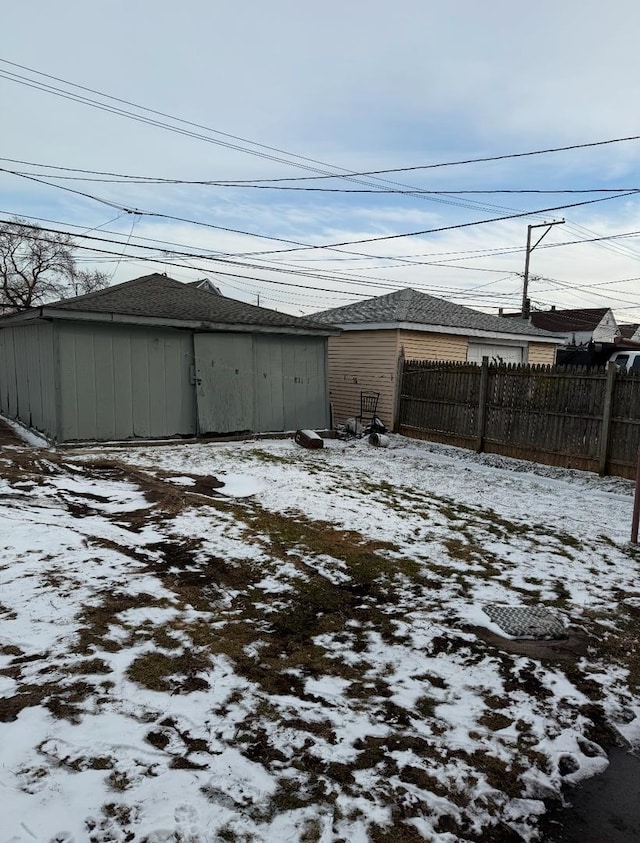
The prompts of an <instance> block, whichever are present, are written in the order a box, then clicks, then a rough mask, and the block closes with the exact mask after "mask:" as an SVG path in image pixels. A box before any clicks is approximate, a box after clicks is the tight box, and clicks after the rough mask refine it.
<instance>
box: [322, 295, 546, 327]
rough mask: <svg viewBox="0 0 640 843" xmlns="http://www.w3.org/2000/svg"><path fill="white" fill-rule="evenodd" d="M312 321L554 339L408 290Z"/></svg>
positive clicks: (521, 323) (325, 313) (327, 312)
mask: <svg viewBox="0 0 640 843" xmlns="http://www.w3.org/2000/svg"><path fill="white" fill-rule="evenodd" d="M311 318H312V319H315V320H316V321H319V322H325V323H328V324H333V325H337V326H339V327H340V326H344V325H362V326H363V329H364V327H365V325H367V324H375V325H380V324H390V325H395V324H398V323H405V324H407V323H409V324H414V325H433V326H436V325H437V326H440V327H445V328H458V329H460V328H461V329H462V330H474V331H487V332H489V333H501V334H520V335H523V334H526V335H527V336H540V337H545V338H547V339H549V338H550V337H551V335H550V334H549V332H547V331H542V330H540V329H539V328H536V327H534V326H533V325H531V324H530V323H529V322H527V321H525V320H524V319H518V320H517V324H516V320H511V319H504V318H502V317H501V316H492V315H491V314H489V313H481V312H480V311H478V310H473V309H472V308H470V307H465V306H464V305H461V304H453V303H452V302H449V301H446V300H445V299H440V298H437V297H436V296H430V295H428V293H420V292H418V291H417V290H412V289H411V288H407V289H404V290H397V291H396V292H394V293H387V294H386V295H384V296H376V297H375V298H372V299H366V300H365V301H359V302H355V303H354V304H347V305H344V306H343V307H334V308H332V309H331V310H323V311H321V312H319V313H313V314H311Z"/></svg>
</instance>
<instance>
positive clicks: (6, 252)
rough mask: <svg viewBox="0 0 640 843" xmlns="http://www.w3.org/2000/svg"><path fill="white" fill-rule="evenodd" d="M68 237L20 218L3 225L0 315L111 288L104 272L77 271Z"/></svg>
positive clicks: (0, 266) (0, 225)
mask: <svg viewBox="0 0 640 843" xmlns="http://www.w3.org/2000/svg"><path fill="white" fill-rule="evenodd" d="M73 248H74V243H73V239H72V238H71V237H70V236H69V235H68V234H64V233H62V234H57V233H55V232H50V231H45V230H44V229H42V228H40V227H39V226H37V225H31V224H30V223H28V222H27V221H26V220H23V219H20V218H18V217H16V218H14V219H13V220H12V221H10V222H3V223H0V313H2V312H5V313H10V312H12V311H17V310H25V309H26V308H28V307H32V306H33V305H37V304H42V303H44V302H46V301H52V300H55V299H60V298H64V297H65V296H69V295H82V294H83V293H89V292H93V291H94V290H98V289H102V288H104V287H106V286H108V283H109V279H108V277H107V276H106V275H105V273H103V272H98V271H91V270H78V269H77V267H76V262H75V260H74V257H73Z"/></svg>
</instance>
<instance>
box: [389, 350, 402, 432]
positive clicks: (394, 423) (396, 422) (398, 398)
mask: <svg viewBox="0 0 640 843" xmlns="http://www.w3.org/2000/svg"><path fill="white" fill-rule="evenodd" d="M404 362H405V361H404V348H402V349H401V350H400V354H399V355H398V365H397V367H396V390H395V401H394V402H393V418H392V419H391V430H393V432H394V433H397V432H398V431H399V430H400V404H401V402H402V377H403V375H404Z"/></svg>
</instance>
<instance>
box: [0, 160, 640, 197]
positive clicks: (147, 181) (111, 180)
mask: <svg viewBox="0 0 640 843" xmlns="http://www.w3.org/2000/svg"><path fill="white" fill-rule="evenodd" d="M0 161H5V162H6V163H8V164H21V165H22V166H26V167H38V168H40V169H44V170H59V171H61V172H63V173H66V174H67V175H59V174H58V173H57V172H33V171H32V170H27V171H19V172H20V175H26V176H37V177H40V178H47V179H56V180H57V181H82V182H91V183H93V182H96V183H99V184H137V185H138V184H139V185H194V186H198V187H224V188H231V189H248V190H251V189H254V190H280V191H301V192H306V193H356V194H362V193H366V194H373V193H380V194H381V195H383V196H387V195H393V194H400V195H416V196H420V195H425V196H449V195H450V196H475V195H477V196H485V195H486V196H488V195H494V194H516V195H521V194H525V195H527V194H539V195H553V194H560V195H563V194H588V193H611V194H613V193H632V192H633V191H638V192H640V187H590V188H587V187H585V188H573V187H564V188H537V187H536V188H524V187H521V188H512V187H501V188H474V189H469V190H454V189H448V190H428V189H426V188H418V187H416V188H406V189H401V188H386V187H378V188H344V187H297V186H295V185H277V184H273V185H269V184H259V183H250V182H244V181H238V182H234V181H230V180H228V179H179V178H167V177H163V176H141V175H136V174H131V173H114V172H110V171H108V170H89V169H84V168H81V167H64V166H60V165H58V164H45V163H43V162H42V161H24V160H23V159H21V158H5V157H2V156H0ZM12 172H14V173H15V172H18V171H15V170H12ZM69 173H72V174H73V173H75V174H78V173H79V174H81V175H68V174H69Z"/></svg>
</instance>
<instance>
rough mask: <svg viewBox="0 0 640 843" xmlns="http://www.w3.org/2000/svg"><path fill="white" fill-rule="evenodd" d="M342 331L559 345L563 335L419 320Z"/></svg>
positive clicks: (361, 325)
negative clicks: (418, 334) (391, 331)
mask: <svg viewBox="0 0 640 843" xmlns="http://www.w3.org/2000/svg"><path fill="white" fill-rule="evenodd" d="M339 327H340V328H342V330H343V331H345V332H346V331H379V330H385V331H386V330H400V331H419V332H420V333H431V334H453V335H455V336H461V337H480V338H482V339H501V340H512V341H514V342H518V341H519V342H542V343H552V344H553V345H560V344H562V343H563V342H564V337H560V336H557V335H555V334H550V333H546V332H545V333H544V334H531V333H527V332H525V331H523V332H521V333H517V332H507V331H488V330H485V329H483V328H463V327H458V326H453V325H425V324H423V323H421V322H367V323H364V322H358V323H350V324H343V325H340V326H339Z"/></svg>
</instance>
